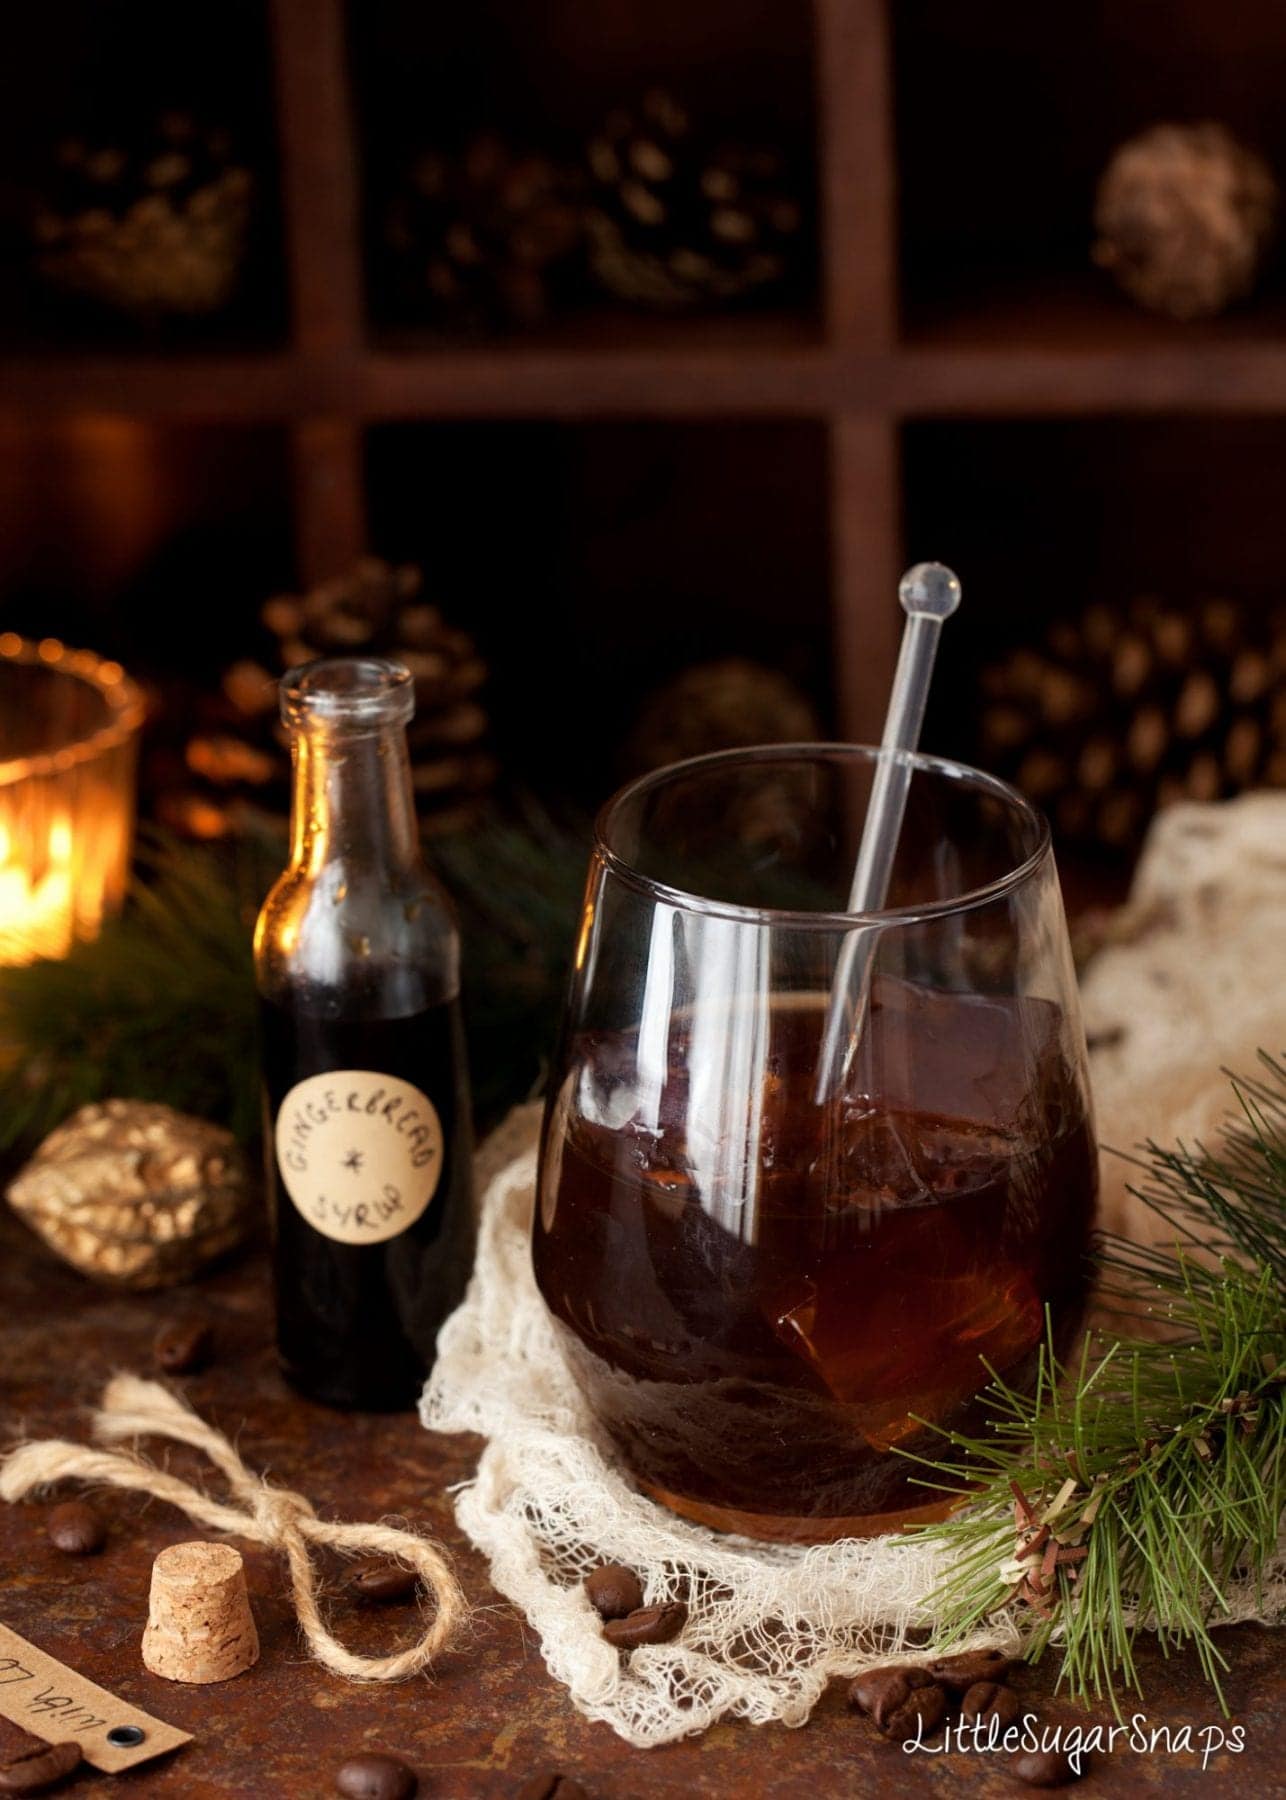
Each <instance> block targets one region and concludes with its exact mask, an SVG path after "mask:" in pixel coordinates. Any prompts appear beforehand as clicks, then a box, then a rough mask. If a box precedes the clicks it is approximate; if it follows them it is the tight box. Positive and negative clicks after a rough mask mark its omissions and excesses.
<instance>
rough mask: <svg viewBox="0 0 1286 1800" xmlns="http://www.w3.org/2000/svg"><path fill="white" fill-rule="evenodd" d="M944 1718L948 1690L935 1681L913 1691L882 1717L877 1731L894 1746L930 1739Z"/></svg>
mask: <svg viewBox="0 0 1286 1800" xmlns="http://www.w3.org/2000/svg"><path fill="white" fill-rule="evenodd" d="M946 1716H947V1690H946V1689H945V1688H944V1687H939V1686H938V1684H937V1682H936V1681H933V1682H930V1684H929V1686H928V1687H916V1688H912V1689H911V1691H910V1692H909V1693H908V1694H907V1697H906V1699H905V1700H904V1701H903V1702H902V1704H901V1706H895V1707H894V1708H893V1709H892V1711H890V1712H888V1713H887V1714H886V1715H885V1718H884V1722H883V1723H882V1724H881V1726H880V1730H881V1731H882V1732H883V1733H884V1735H885V1737H887V1738H892V1739H893V1741H894V1743H895V1744H905V1743H908V1742H909V1741H910V1740H911V1739H912V1738H926V1737H932V1735H933V1733H934V1732H935V1731H936V1730H937V1729H938V1726H939V1725H941V1723H942V1721H943V1720H944V1719H945V1718H946Z"/></svg>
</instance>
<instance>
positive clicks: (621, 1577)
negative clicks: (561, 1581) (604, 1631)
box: [585, 1563, 643, 1619]
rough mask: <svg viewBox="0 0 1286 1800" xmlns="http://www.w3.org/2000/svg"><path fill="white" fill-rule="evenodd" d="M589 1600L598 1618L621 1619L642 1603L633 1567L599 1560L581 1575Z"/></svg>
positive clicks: (635, 1610)
mask: <svg viewBox="0 0 1286 1800" xmlns="http://www.w3.org/2000/svg"><path fill="white" fill-rule="evenodd" d="M585 1592H586V1593H587V1594H588V1595H589V1603H590V1605H591V1606H592V1607H593V1608H594V1610H595V1612H597V1614H598V1616H599V1617H600V1618H601V1619H623V1618H624V1617H625V1615H626V1613H632V1612H637V1610H638V1609H639V1607H640V1606H642V1604H643V1586H642V1583H641V1582H640V1581H639V1578H638V1576H637V1575H636V1574H635V1573H634V1571H633V1569H627V1568H626V1567H625V1566H624V1565H623V1564H622V1563H603V1564H602V1566H601V1567H600V1568H597V1569H594V1570H593V1571H592V1572H591V1573H590V1574H588V1575H587V1576H586V1577H585Z"/></svg>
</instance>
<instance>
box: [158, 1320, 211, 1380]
mask: <svg viewBox="0 0 1286 1800" xmlns="http://www.w3.org/2000/svg"><path fill="white" fill-rule="evenodd" d="M213 1349H214V1332H213V1331H212V1330H211V1329H210V1327H209V1325H207V1324H206V1322H205V1321H204V1319H171V1320H170V1322H169V1324H168V1325H162V1327H161V1329H160V1330H159V1331H158V1332H157V1334H156V1337H155V1338H154V1340H153V1342H152V1356H153V1358H154V1359H155V1361H156V1366H157V1368H158V1369H164V1370H165V1372H166V1374H167V1375H191V1374H193V1373H194V1372H195V1371H196V1370H197V1369H203V1368H204V1367H205V1365H206V1364H207V1363H208V1362H209V1360H210V1353H211V1351H212V1350H213Z"/></svg>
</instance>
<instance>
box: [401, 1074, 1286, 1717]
mask: <svg viewBox="0 0 1286 1800" xmlns="http://www.w3.org/2000/svg"><path fill="white" fill-rule="evenodd" d="M539 1126H540V1108H539V1107H523V1108H521V1109H520V1110H519V1111H518V1112H516V1113H515V1114H513V1115H511V1117H510V1118H509V1119H508V1120H507V1121H506V1123H505V1124H504V1125H503V1126H502V1127H501V1129H500V1131H498V1132H497V1133H496V1134H495V1136H494V1137H493V1138H492V1139H490V1140H489V1142H488V1144H487V1145H486V1147H485V1148H484V1150H483V1153H482V1155H481V1157H480V1158H479V1165H480V1178H479V1186H480V1187H481V1188H482V1190H483V1201H482V1216H481V1221H480V1225H479V1238H478V1257H477V1262H476V1264H475V1266H474V1272H473V1278H472V1280H471V1281H470V1283H469V1290H468V1293H467V1294H466V1295H465V1298H464V1301H463V1302H462V1304H461V1305H460V1306H459V1307H458V1308H457V1310H456V1311H455V1312H454V1313H453V1314H452V1315H451V1317H450V1318H449V1319H448V1320H447V1322H446V1324H445V1325H444V1326H443V1328H442V1334H441V1336H440V1338H439V1340H438V1359H437V1362H436V1364H435V1366H434V1369H433V1373H432V1375H431V1376H430V1378H429V1382H428V1385H427V1386H426V1388H425V1390H424V1396H423V1399H422V1400H421V1403H420V1416H421V1418H422V1419H423V1421H424V1423H425V1424H426V1425H427V1426H428V1428H429V1430H430V1431H447V1432H450V1431H474V1432H477V1433H479V1434H480V1435H481V1436H482V1437H484V1438H486V1439H487V1444H486V1447H485V1449H484V1450H483V1452H482V1455H481V1458H480V1459H479V1462H478V1472H477V1474H476V1475H475V1477H474V1479H473V1480H472V1481H471V1482H469V1483H467V1484H466V1485H465V1486H464V1487H463V1488H462V1489H461V1490H460V1492H459V1495H458V1497H457V1499H456V1509H455V1510H456V1518H457V1519H458V1520H459V1523H460V1526H461V1528H462V1529H463V1531H464V1533H465V1535H466V1536H467V1537H468V1539H469V1541H470V1542H471V1543H472V1544H473V1545H474V1546H475V1548H476V1549H478V1550H480V1551H481V1552H482V1554H483V1555H484V1556H485V1557H486V1558H487V1561H488V1564H489V1567H490V1574H491V1580H492V1583H493V1585H494V1586H495V1587H496V1588H497V1589H498V1590H499V1592H500V1593H502V1594H503V1595H504V1596H505V1598H506V1599H507V1600H511V1601H512V1602H513V1603H514V1605H515V1606H517V1607H518V1608H519V1610H520V1611H521V1612H522V1613H523V1614H524V1616H525V1617H526V1619H527V1621H528V1623H529V1624H530V1625H531V1626H532V1628H533V1630H535V1631H536V1632H538V1633H539V1634H540V1647H541V1654H542V1655H543V1656H544V1659H545V1663H546V1666H547V1667H548V1669H549V1672H550V1674H551V1675H552V1676H553V1677H554V1678H555V1680H557V1681H561V1682H562V1683H563V1685H564V1686H565V1687H566V1688H567V1689H568V1691H569V1692H570V1694H571V1696H572V1699H573V1701H574V1702H575V1704H576V1706H577V1707H578V1709H579V1710H580V1711H581V1712H582V1713H584V1714H585V1716H586V1717H587V1718H590V1719H602V1720H604V1721H605V1722H606V1723H607V1724H608V1725H610V1726H611V1727H612V1729H613V1730H614V1731H615V1732H617V1734H618V1735H619V1736H620V1737H623V1738H624V1739H625V1740H626V1742H627V1743H630V1744H636V1745H639V1746H640V1747H643V1748H646V1747H647V1746H649V1745H652V1744H664V1743H669V1742H670V1741H671V1740H672V1739H674V1738H680V1737H686V1736H688V1735H689V1734H690V1733H694V1732H699V1731H704V1730H705V1729H706V1727H707V1726H709V1725H713V1724H714V1723H715V1721H716V1720H718V1719H725V1718H743V1719H750V1720H752V1721H753V1722H755V1723H756V1724H763V1723H765V1722H766V1721H767V1720H769V1719H777V1720H780V1722H781V1723H782V1724H783V1725H802V1724H804V1722H805V1721H806V1720H807V1718H808V1715H809V1713H810V1712H811V1710H812V1708H813V1706H814V1704H815V1702H816V1701H817V1699H818V1697H819V1696H820V1694H821V1693H822V1691H823V1689H824V1688H825V1686H826V1684H827V1682H828V1681H829V1680H830V1679H831V1678H832V1677H833V1676H837V1675H840V1676H851V1675H856V1674H858V1673H860V1672H861V1670H863V1669H866V1668H871V1667H873V1666H875V1665H877V1664H879V1663H882V1662H887V1661H889V1660H891V1659H893V1658H896V1657H900V1656H903V1655H906V1654H910V1655H913V1656H914V1655H917V1654H920V1655H922V1654H923V1650H924V1644H925V1640H926V1636H927V1632H928V1628H929V1627H931V1626H932V1624H933V1617H932V1614H931V1612H930V1610H929V1607H928V1598H929V1596H930V1594H931V1593H932V1592H933V1590H934V1588H935V1587H936V1586H937V1584H938V1581H939V1579H940V1577H941V1576H942V1574H943V1573H944V1572H945V1569H946V1567H947V1564H946V1560H945V1558H944V1557H943V1556H942V1554H941V1553H940V1552H939V1551H937V1550H936V1549H934V1548H932V1547H930V1546H929V1545H928V1544H926V1543H922V1542H918V1541H915V1540H907V1539H906V1538H892V1537H883V1538H866V1539H858V1538H849V1539H846V1540H845V1541H843V1542H841V1543H838V1544H823V1545H818V1546H815V1547H812V1548H796V1547H793V1546H789V1545H779V1544H759V1543H752V1542H750V1541H749V1540H748V1539H746V1538H737V1537H730V1536H726V1535H724V1534H723V1533H720V1532H714V1531H707V1530H705V1529H704V1528H703V1527H702V1526H699V1525H692V1524H689V1523H688V1521H687V1520H685V1519H680V1518H678V1517H677V1516H676V1515H675V1514H673V1513H670V1512H667V1511H666V1510H665V1508H664V1507H661V1506H658V1505H657V1504H656V1503H655V1502H654V1501H652V1500H649V1499H648V1498H647V1497H646V1496H645V1495H643V1494H640V1493H637V1492H636V1491H635V1490H634V1489H633V1488H632V1487H631V1486H630V1485H629V1483H628V1481H627V1480H626V1479H625V1478H624V1477H623V1475H622V1474H621V1472H620V1471H619V1469H618V1467H617V1465H616V1463H615V1461H614V1460H613V1458H612V1455H611V1452H610V1451H608V1450H606V1449H605V1447H604V1445H603V1443H602V1440H601V1439H600V1437H599V1435H598V1433H597V1432H596V1430H595V1428H594V1425H593V1423H592V1422H591V1420H590V1417H589V1414H588V1412H587V1410H586V1408H585V1405H584V1403H583V1401H582V1400H581V1398H580V1395H579V1392H578V1391H577V1389H576V1387H575V1384H574V1383H573V1381H572V1378H571V1375H570V1374H569V1373H568V1370H567V1367H566V1364H565V1363H564V1361H563V1358H562V1353H561V1352H560V1350H559V1348H558V1343H557V1340H556V1338H555V1337H554V1333H553V1329H552V1327H551V1325H550V1323H549V1318H548V1315H547V1314H546V1311H545V1306H544V1302H543V1301H542V1300H541V1298H540V1295H539V1293H538V1291H537V1288H536V1283H535V1279H534V1277H533V1275H532V1271H531V1251H530V1244H529V1236H530V1229H531V1212H532V1206H533V1203H534V1198H535V1189H536V1136H537V1133H538V1131H539ZM604 1562H619V1563H624V1564H625V1565H626V1566H627V1567H628V1568H631V1569H634V1570H636V1571H637V1573H638V1576H639V1579H640V1580H641V1581H642V1583H643V1594H644V1602H645V1604H646V1605H649V1606H651V1605H656V1604H658V1603H660V1602H662V1601H665V1600H683V1601H684V1602H686V1604H687V1606H688V1621H687V1624H686V1625H685V1626H684V1629H683V1631H682V1633H681V1634H680V1636H679V1637H678V1638H677V1639H676V1640H675V1641H674V1642H673V1643H669V1644H654V1645H649V1646H646V1647H643V1648H640V1649H637V1650H633V1651H631V1652H630V1653H629V1655H628V1656H626V1655H623V1654H622V1653H621V1652H620V1651H618V1650H614V1649H613V1648H612V1646H611V1645H610V1644H608V1643H606V1642H605V1641H604V1638H603V1635H602V1623H601V1620H600V1619H599V1616H598V1614H597V1613H596V1612H595V1611H594V1609H593V1607H591V1605H590V1603H589V1601H588V1599H587V1598H586V1596H585V1591H584V1588H583V1586H582V1583H583V1580H584V1577H585V1576H586V1575H587V1574H588V1573H589V1571H590V1570H591V1569H593V1568H595V1567H596V1566H597V1565H598V1564H599V1563H604ZM1230 1601H1231V1604H1230V1607H1229V1611H1228V1612H1227V1614H1225V1615H1222V1616H1221V1617H1220V1618H1218V1619H1217V1620H1214V1621H1212V1623H1218V1624H1228V1625H1230V1624H1235V1623H1238V1622H1240V1621H1242V1620H1246V1619H1258V1620H1260V1621H1262V1622H1264V1623H1276V1622H1278V1621H1280V1620H1281V1619H1282V1618H1283V1616H1286V1558H1283V1557H1281V1556H1279V1557H1278V1559H1277V1561H1276V1563H1275V1565H1274V1566H1273V1567H1271V1568H1270V1569H1268V1570H1267V1571H1266V1572H1265V1580H1264V1583H1263V1585H1262V1587H1261V1588H1258V1589H1257V1588H1255V1587H1254V1586H1253V1585H1251V1584H1250V1583H1245V1584H1243V1585H1242V1586H1241V1587H1239V1588H1237V1589H1235V1590H1233V1592H1232V1593H1231V1595H1230ZM1021 1644H1022V1639H1021V1634H1020V1632H1019V1630H1018V1626H1017V1624H1016V1623H1015V1620H1014V1618H1013V1617H1012V1616H1011V1615H1010V1614H1008V1613H1002V1614H999V1615H997V1616H996V1617H995V1618H994V1619H993V1620H991V1621H990V1622H989V1623H988V1625H987V1626H986V1627H985V1628H984V1629H980V1630H978V1631H975V1632H974V1633H973V1634H972V1635H971V1636H969V1637H967V1638H964V1639H962V1640H961V1641H960V1643H959V1645H958V1646H956V1647H958V1648H959V1649H961V1650H968V1649H981V1648H983V1647H984V1646H988V1645H995V1646H997V1647H998V1648H1000V1649H1003V1650H1006V1651H1009V1652H1017V1651H1018V1650H1019V1649H1020V1648H1021Z"/></svg>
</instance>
